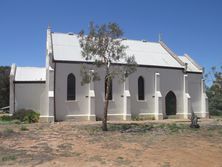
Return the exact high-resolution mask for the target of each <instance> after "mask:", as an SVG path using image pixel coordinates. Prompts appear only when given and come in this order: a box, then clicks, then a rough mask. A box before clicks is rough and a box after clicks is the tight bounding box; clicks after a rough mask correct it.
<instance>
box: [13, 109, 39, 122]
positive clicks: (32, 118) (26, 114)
mask: <svg viewBox="0 0 222 167" xmlns="http://www.w3.org/2000/svg"><path fill="white" fill-rule="evenodd" d="M39 116H40V114H39V113H37V112H35V111H33V110H25V109H21V110H19V111H17V112H15V113H14V114H13V116H12V117H13V119H18V120H20V121H21V122H25V123H36V122H38V121H39Z"/></svg>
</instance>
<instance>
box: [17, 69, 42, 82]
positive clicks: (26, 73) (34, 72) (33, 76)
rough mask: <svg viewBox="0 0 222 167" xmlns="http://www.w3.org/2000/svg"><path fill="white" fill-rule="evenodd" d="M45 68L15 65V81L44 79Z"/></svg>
mask: <svg viewBox="0 0 222 167" xmlns="http://www.w3.org/2000/svg"><path fill="white" fill-rule="evenodd" d="M45 80H46V69H45V68H40V67H17V68H16V72H15V81H45Z"/></svg>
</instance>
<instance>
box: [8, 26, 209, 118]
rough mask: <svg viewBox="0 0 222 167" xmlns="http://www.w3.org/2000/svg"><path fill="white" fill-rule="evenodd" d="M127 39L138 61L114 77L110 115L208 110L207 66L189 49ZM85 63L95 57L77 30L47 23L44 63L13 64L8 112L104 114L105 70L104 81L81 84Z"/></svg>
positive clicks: (149, 115) (160, 115) (172, 115)
mask: <svg viewBox="0 0 222 167" xmlns="http://www.w3.org/2000/svg"><path fill="white" fill-rule="evenodd" d="M123 44H124V45H126V46H128V48H127V50H126V53H127V54H129V55H134V56H135V59H136V62H137V64H138V66H137V70H136V72H134V73H133V74H131V75H130V76H129V77H128V78H127V79H126V80H125V81H124V82H122V83H121V82H119V81H118V80H117V79H115V78H114V79H113V80H112V91H111V92H110V103H109V110H108V119H109V120H130V119H132V118H137V117H138V118H143V119H165V118H184V119H187V118H188V117H189V116H190V115H191V112H192V111H193V112H194V113H196V115H198V116H199V117H201V118H206V117H208V116H209V114H208V101H207V96H206V93H205V86H204V80H203V68H202V67H200V66H199V65H198V64H197V63H196V62H195V61H194V60H193V59H192V58H191V57H190V56H189V55H187V54H185V55H184V56H177V55H176V54H175V53H174V52H173V51H171V50H170V49H169V48H168V47H167V46H166V45H165V44H164V43H163V42H161V41H160V42H148V41H138V40H128V39H124V40H123ZM83 63H88V64H90V63H91V62H87V61H86V60H84V59H83V58H82V56H81V48H80V45H79V39H78V36H77V35H76V34H73V33H55V32H52V31H51V29H50V28H48V29H47V41H46V66H45V67H43V68H39V67H17V66H16V65H15V64H13V65H12V67H11V73H10V113H11V114H13V113H14V112H16V111H18V110H20V109H32V110H34V111H37V112H39V113H40V119H41V121H48V122H51V121H55V120H61V121H62V120H67V119H74V120H99V119H101V118H102V116H103V108H104V99H105V81H104V78H105V73H104V72H103V71H102V70H101V71H100V77H101V80H100V81H95V82H91V83H89V84H85V85H83V86H82V85H81V76H80V67H81V65H82V64H83Z"/></svg>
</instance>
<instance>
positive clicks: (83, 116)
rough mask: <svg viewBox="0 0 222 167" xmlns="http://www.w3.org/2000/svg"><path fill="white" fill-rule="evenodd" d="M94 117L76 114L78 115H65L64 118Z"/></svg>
mask: <svg viewBox="0 0 222 167" xmlns="http://www.w3.org/2000/svg"><path fill="white" fill-rule="evenodd" d="M92 116H96V115H89V114H78V115H66V117H92Z"/></svg>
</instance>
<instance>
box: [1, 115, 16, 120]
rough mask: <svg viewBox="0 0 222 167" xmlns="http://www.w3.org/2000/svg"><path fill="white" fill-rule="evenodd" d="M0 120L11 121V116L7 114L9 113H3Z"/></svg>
mask: <svg viewBox="0 0 222 167" xmlns="http://www.w3.org/2000/svg"><path fill="white" fill-rule="evenodd" d="M0 120H1V121H12V120H13V119H12V116H9V115H3V116H1V117H0Z"/></svg>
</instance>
